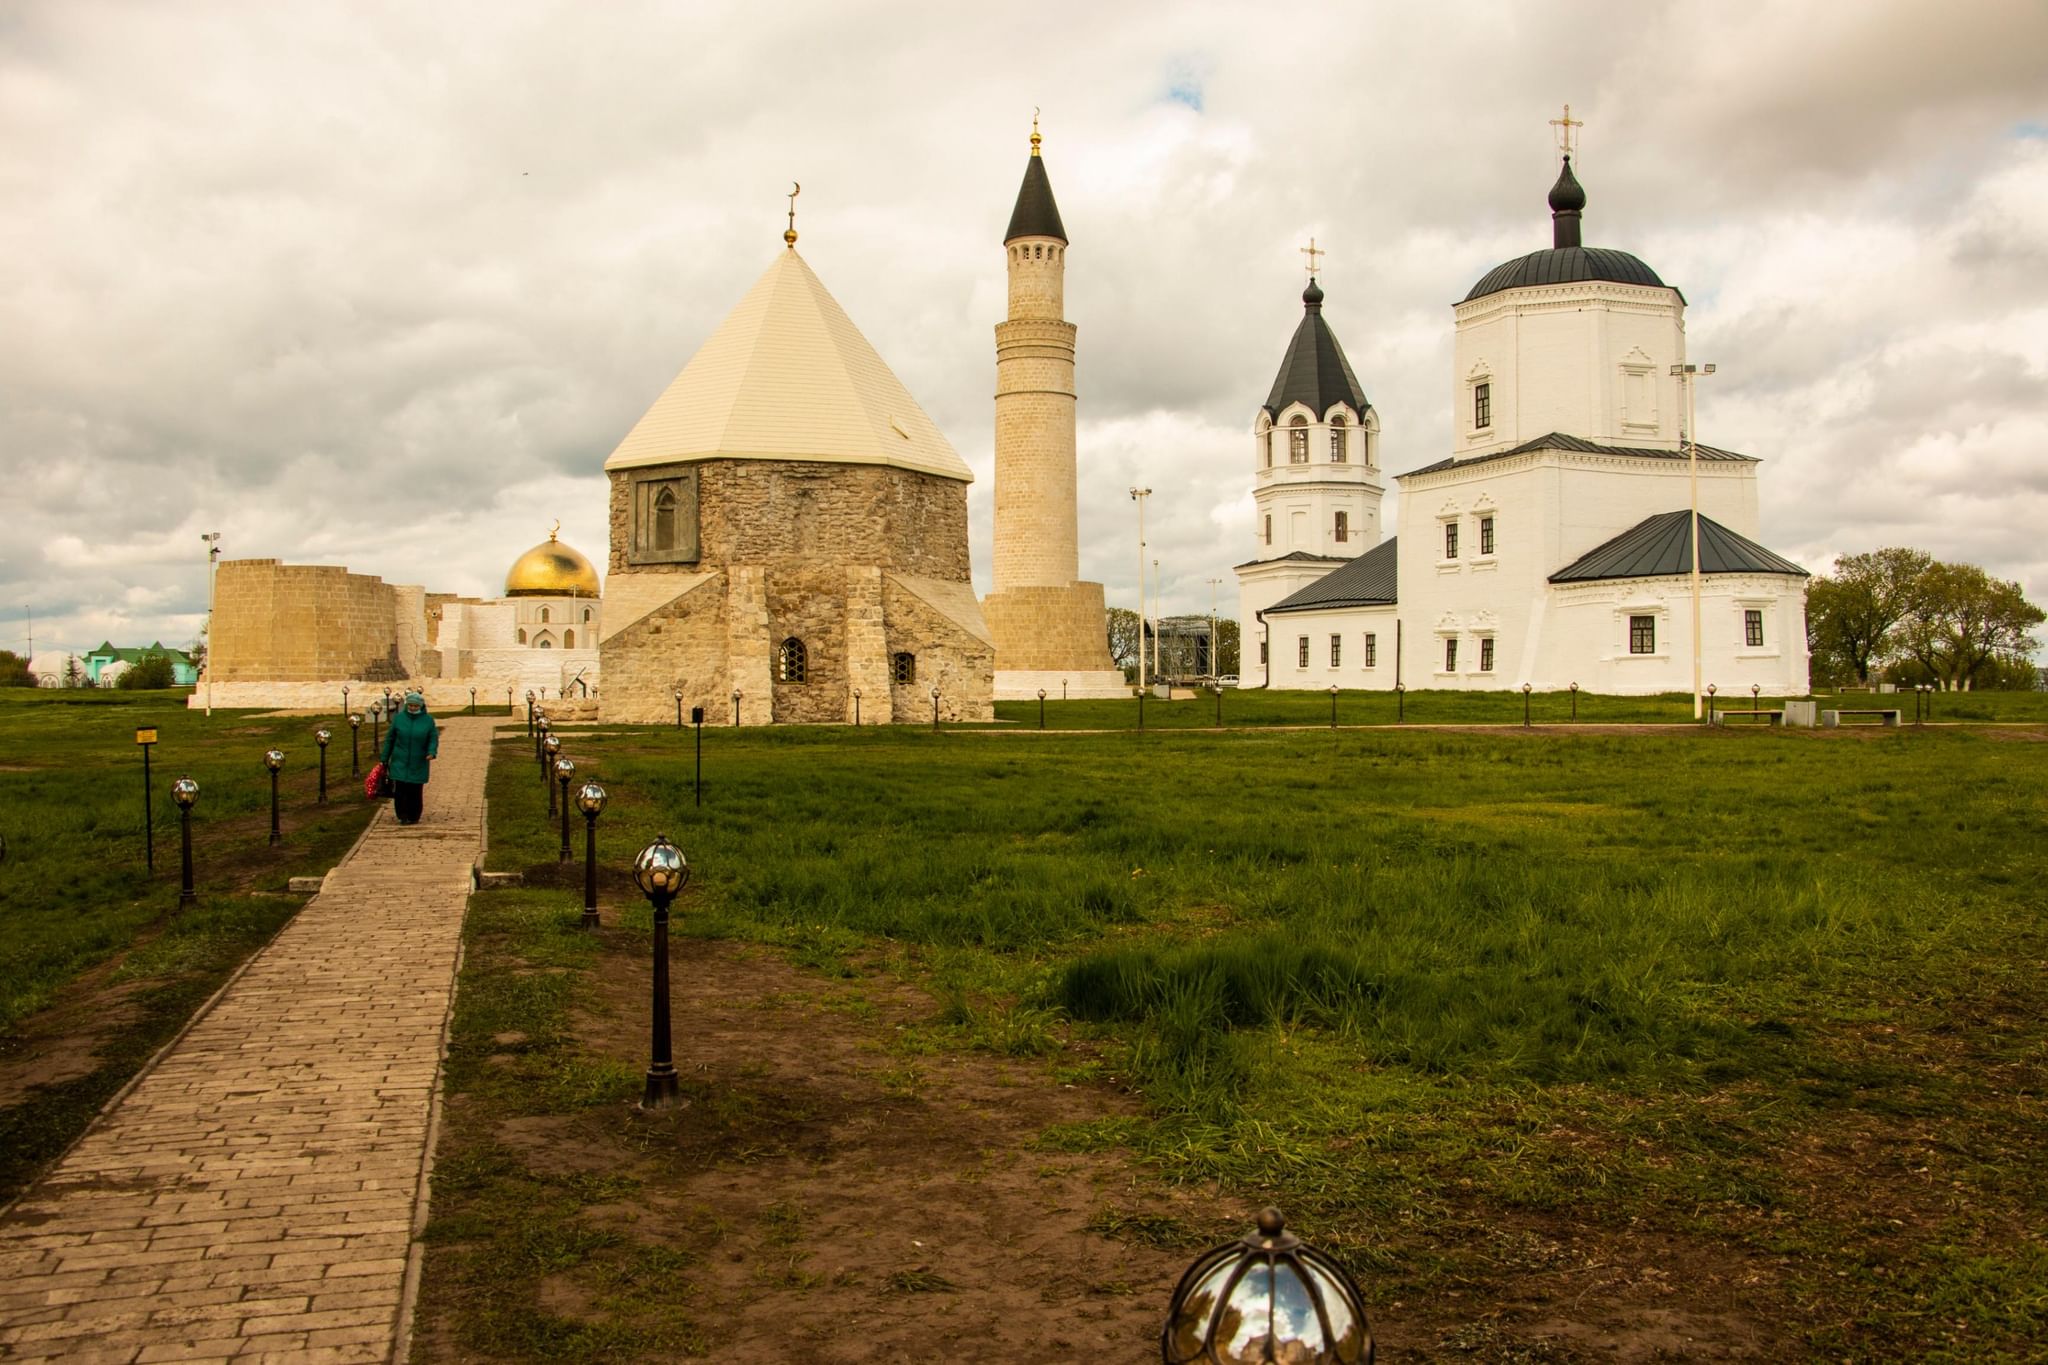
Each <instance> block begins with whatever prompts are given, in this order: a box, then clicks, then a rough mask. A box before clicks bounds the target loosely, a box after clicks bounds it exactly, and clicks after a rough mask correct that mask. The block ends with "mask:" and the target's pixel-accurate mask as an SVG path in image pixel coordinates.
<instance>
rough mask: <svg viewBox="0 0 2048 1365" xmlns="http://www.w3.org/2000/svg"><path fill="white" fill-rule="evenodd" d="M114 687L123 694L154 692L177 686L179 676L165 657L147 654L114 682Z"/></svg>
mask: <svg viewBox="0 0 2048 1365" xmlns="http://www.w3.org/2000/svg"><path fill="white" fill-rule="evenodd" d="M114 686H115V687H117V688H119V689H120V690H121V691H123V692H154V691H157V690H159V689H161V688H166V687H175V686H177V675H176V674H175V673H173V672H172V671H171V661H170V660H169V659H168V658H166V657H165V656H164V655H161V654H145V655H143V656H142V658H141V659H139V660H138V661H136V662H135V663H134V664H131V665H130V666H129V667H128V669H127V671H126V672H124V673H122V674H121V676H120V677H119V678H116V679H115V680H114Z"/></svg>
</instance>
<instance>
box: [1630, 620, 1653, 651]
mask: <svg viewBox="0 0 2048 1365" xmlns="http://www.w3.org/2000/svg"><path fill="white" fill-rule="evenodd" d="M1628 652H1629V653H1631V654H1655V653H1656V652H1657V618H1656V617H1654V616H1631V617H1629V618H1628Z"/></svg>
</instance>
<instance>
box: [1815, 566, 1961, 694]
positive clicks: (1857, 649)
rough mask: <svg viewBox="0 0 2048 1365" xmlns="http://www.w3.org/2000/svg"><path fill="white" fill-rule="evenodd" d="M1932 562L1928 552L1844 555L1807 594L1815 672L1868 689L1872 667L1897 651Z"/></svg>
mask: <svg viewBox="0 0 2048 1365" xmlns="http://www.w3.org/2000/svg"><path fill="white" fill-rule="evenodd" d="M1934 562H1935V561H1934V557H1933V556H1932V555H1930V554H1928V553H1927V552H1926V551H1924V550H1908V549H1904V548H1893V549H1886V550H1873V551H1871V552H1870V553H1869V554H1860V555H1844V556H1842V557H1841V558H1840V559H1838V560H1836V561H1835V571H1834V573H1832V574H1826V575H1823V576H1821V577H1819V578H1816V579H1814V580H1813V582H1812V583H1811V584H1809V585H1808V587H1807V590H1806V643H1807V649H1808V652H1809V653H1810V654H1811V655H1812V657H1813V662H1814V670H1815V672H1817V673H1819V674H1821V675H1823V676H1827V677H1835V678H1841V679H1847V678H1849V677H1851V676H1853V677H1854V678H1855V680H1856V681H1857V682H1859V683H1862V684H1864V685H1865V686H1868V685H1869V683H1870V671H1871V668H1872V667H1873V666H1874V665H1877V664H1882V663H1884V662H1885V661H1886V660H1887V659H1889V658H1890V657H1891V656H1892V654H1893V652H1894V651H1895V649H1896V648H1897V639H1896V635H1897V631H1898V629H1899V625H1900V623H1901V622H1903V621H1904V620H1905V619H1906V618H1907V617H1908V616H1909V615H1911V614H1912V612H1913V607H1914V601H1915V594H1916V592H1917V591H1918V584H1919V581H1920V578H1921V576H1922V575H1923V574H1925V573H1926V572H1927V571H1928V569H1930V568H1931V567H1933V565H1934Z"/></svg>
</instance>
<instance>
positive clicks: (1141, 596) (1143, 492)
mask: <svg viewBox="0 0 2048 1365" xmlns="http://www.w3.org/2000/svg"><path fill="white" fill-rule="evenodd" d="M1151 496H1152V490H1151V489H1149V488H1133V489H1132V490H1131V501H1132V502H1135V503H1136V504H1138V693H1139V695H1140V696H1142V695H1144V692H1145V499H1147V498H1149V497H1151ZM1140 714H1141V716H1142V712H1141V713H1140ZM1138 728H1139V729H1143V728H1144V726H1143V724H1142V723H1141V724H1140V725H1139V727H1138Z"/></svg>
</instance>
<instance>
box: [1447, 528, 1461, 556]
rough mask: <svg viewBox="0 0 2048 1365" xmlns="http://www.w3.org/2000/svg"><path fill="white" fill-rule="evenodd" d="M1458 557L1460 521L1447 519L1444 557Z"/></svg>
mask: <svg viewBox="0 0 2048 1365" xmlns="http://www.w3.org/2000/svg"><path fill="white" fill-rule="evenodd" d="M1457 557H1458V523H1457V522H1455V521H1447V522H1445V523H1444V558H1445V559H1456V558H1457Z"/></svg>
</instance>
